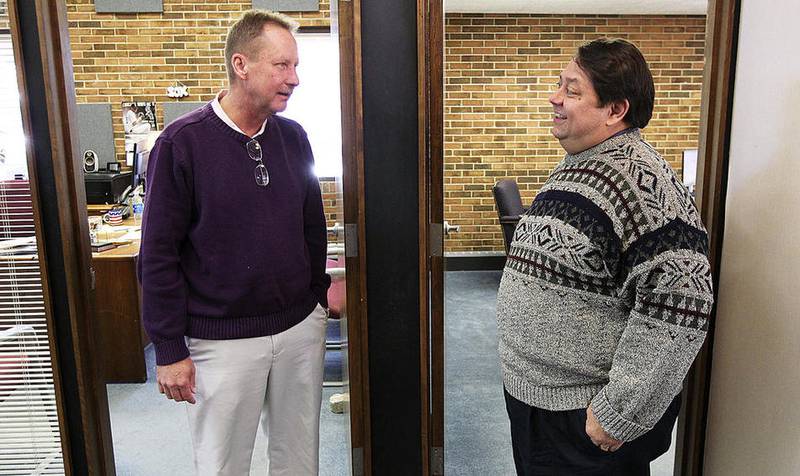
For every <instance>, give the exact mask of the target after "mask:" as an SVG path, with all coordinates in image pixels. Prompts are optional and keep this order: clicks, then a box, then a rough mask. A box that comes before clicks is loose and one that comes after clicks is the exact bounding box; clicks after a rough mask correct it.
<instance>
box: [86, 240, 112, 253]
mask: <svg viewBox="0 0 800 476" xmlns="http://www.w3.org/2000/svg"><path fill="white" fill-rule="evenodd" d="M116 247H117V244H116V243H112V242H110V241H99V242H97V243H92V253H99V252H101V251H106V250H110V249H112V248H116Z"/></svg>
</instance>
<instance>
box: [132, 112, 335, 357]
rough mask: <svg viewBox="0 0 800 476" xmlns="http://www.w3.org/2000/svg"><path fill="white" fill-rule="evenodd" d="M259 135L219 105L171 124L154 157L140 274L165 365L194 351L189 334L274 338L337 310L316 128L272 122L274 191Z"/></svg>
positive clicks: (265, 142) (269, 144)
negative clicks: (258, 174)
mask: <svg viewBox="0 0 800 476" xmlns="http://www.w3.org/2000/svg"><path fill="white" fill-rule="evenodd" d="M249 140H250V138H249V137H247V136H245V135H244V134H240V133H239V132H236V131H234V130H233V129H231V128H230V127H229V126H228V125H226V124H225V123H224V122H223V121H222V120H221V119H220V118H219V117H218V116H217V115H216V114H215V113H214V111H213V109H212V108H211V104H210V103H209V104H206V105H205V106H204V107H202V108H200V109H198V110H196V111H194V112H191V113H189V114H187V115H185V116H183V117H181V118H180V119H178V120H176V121H175V122H173V123H172V124H170V125H169V126H168V127H167V128H166V129H164V132H163V133H162V134H161V135H160V136H159V138H158V140H157V141H156V143H155V145H154V147H153V150H152V152H151V154H150V162H149V164H148V167H147V178H148V188H147V198H146V206H145V212H144V218H143V223H142V245H141V251H140V253H139V263H138V267H139V270H138V271H139V280H140V282H141V285H142V318H143V322H144V327H145V330H146V331H147V333H148V334H149V335H150V339H151V340H152V341H153V345H154V346H155V351H156V362H157V363H158V364H159V365H166V364H170V363H173V362H177V361H179V360H182V359H184V358H186V357H188V356H189V351H188V349H187V348H186V344H185V342H184V336H189V337H196V338H201V339H241V338H247V337H260V336H267V335H273V334H277V333H280V332H283V331H285V330H286V329H288V328H290V327H292V326H294V325H295V324H297V323H299V322H300V321H302V320H303V319H305V317H306V316H307V315H308V314H310V313H311V311H312V310H313V309H314V307H316V305H317V303H320V304H322V305H323V306H325V307H327V298H326V294H327V289H328V286H329V285H330V278H329V277H328V275H326V274H325V260H326V255H327V233H326V229H325V226H326V225H325V216H324V213H323V210H322V197H321V194H320V189H319V182H318V181H317V178H316V176H315V175H314V173H313V171H312V166H313V164H314V158H313V156H312V154H311V147H310V146H309V143H308V138H307V137H306V133H305V131H303V128H302V127H300V125H299V124H297V123H296V122H294V121H290V120H288V119H286V118H283V117H279V116H272V117H270V118H269V122H268V124H267V128H266V130H265V132H264V133H263V134H261V135H260V136H259V137H258V141H259V142H260V143H261V148H262V151H263V155H264V157H263V162H264V165H265V166H266V167H267V170H268V171H269V177H270V183H269V184H268V185H267V186H266V187H261V186H259V185H257V184H256V181H255V178H254V175H253V172H254V169H255V166H256V162H255V161H253V160H251V159H250V157H249V156H248V154H247V149H246V148H245V144H246V143H247V142H248V141H249Z"/></svg>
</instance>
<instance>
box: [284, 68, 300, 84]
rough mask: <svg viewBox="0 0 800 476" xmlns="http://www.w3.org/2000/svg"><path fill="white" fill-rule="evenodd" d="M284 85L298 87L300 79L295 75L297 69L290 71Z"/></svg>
mask: <svg viewBox="0 0 800 476" xmlns="http://www.w3.org/2000/svg"><path fill="white" fill-rule="evenodd" d="M286 83H287V84H289V85H291V86H292V87H297V86H299V85H300V77H299V76H298V75H297V68H292V71H291V72H290V73H289V77H288V78H287V80H286Z"/></svg>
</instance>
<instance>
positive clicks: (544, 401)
mask: <svg viewBox="0 0 800 476" xmlns="http://www.w3.org/2000/svg"><path fill="white" fill-rule="evenodd" d="M503 385H505V387H506V390H507V391H508V393H509V394H511V396H512V397H514V398H516V399H517V400H519V401H521V402H524V403H526V404H528V405H530V406H532V407H536V408H541V409H543V410H549V411H564V410H577V409H578V408H586V407H588V406H589V402H591V401H592V397H594V396H595V395H597V393H598V392H599V391H600V390H602V388H603V387H604V386H605V384H595V385H571V386H569V387H547V386H540V385H533V384H531V383H530V382H528V381H526V380H525V379H523V378H520V377H517V376H516V375H513V374H510V373H507V372H506V373H504V375H503Z"/></svg>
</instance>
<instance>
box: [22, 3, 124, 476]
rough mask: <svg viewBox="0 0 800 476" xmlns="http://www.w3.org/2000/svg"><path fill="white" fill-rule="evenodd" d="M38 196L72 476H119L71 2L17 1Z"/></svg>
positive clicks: (32, 166)
mask: <svg viewBox="0 0 800 476" xmlns="http://www.w3.org/2000/svg"><path fill="white" fill-rule="evenodd" d="M8 8H9V21H10V23H11V24H12V26H11V31H12V35H13V39H14V50H15V51H14V52H15V56H16V58H17V60H16V61H17V66H18V68H17V70H18V78H19V88H20V98H21V109H22V117H23V127H24V129H25V133H26V136H27V137H28V138H29V141H28V144H27V152H28V157H29V158H28V163H29V174H30V178H31V181H30V182H31V183H30V185H31V192H32V196H33V200H34V210H35V212H34V213H35V217H36V221H37V225H38V227H39V230H40V232H41V233H40V235H41V236H40V241H39V253H40V256H42V257H43V259H42V260H41V261H40V262H41V263H42V285H43V286H42V287H43V290H44V293H45V302H46V306H47V308H48V311H49V312H48V330H49V332H50V342H51V351H52V353H53V378H54V383H55V386H56V405H57V408H58V412H59V424H60V427H61V436H62V450H63V456H64V466H65V471H66V473H67V474H113V473H114V458H113V449H112V447H111V427H110V420H109V416H108V402H107V395H106V390H105V385H103V383H102V377H101V375H100V371H99V365H97V360H96V359H95V356H94V354H93V351H94V349H95V346H94V339H93V335H94V334H93V331H92V317H93V316H94V314H95V312H94V295H93V282H92V275H93V273H92V270H91V264H90V263H91V251H90V248H89V240H88V236H89V229H88V222H87V216H86V198H85V190H84V185H83V169H82V167H81V166H80V165H79V163H80V161H79V160H77V157H78V154H77V150H78V147H77V134H76V132H75V131H74V130H73V127H72V124H73V121H72V120H71V119H72V118H75V117H77V114H76V106H75V87H74V84H73V72H72V56H71V53H70V45H69V36H68V31H67V15H66V6H65V4H64V2H61V1H58V0H9V2H8Z"/></svg>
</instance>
